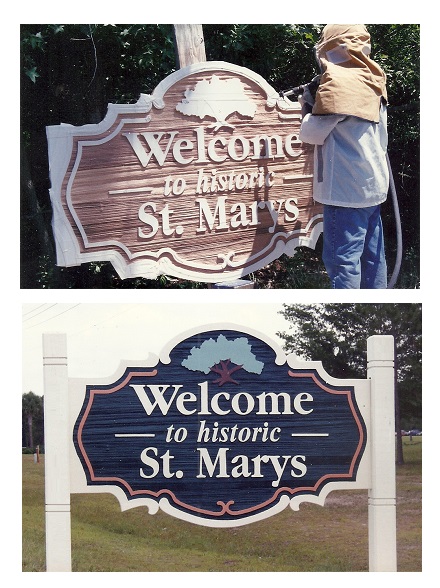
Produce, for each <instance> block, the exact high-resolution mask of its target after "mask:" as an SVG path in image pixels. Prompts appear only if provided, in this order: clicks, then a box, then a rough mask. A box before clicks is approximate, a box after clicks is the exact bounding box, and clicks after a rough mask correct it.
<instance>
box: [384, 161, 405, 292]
mask: <svg viewBox="0 0 440 588" xmlns="http://www.w3.org/2000/svg"><path fill="white" fill-rule="evenodd" d="M387 165H388V171H389V173H390V190H391V197H392V201H393V209H394V217H395V220H396V244H397V253H396V261H395V264H394V270H393V274H392V276H391V278H390V280H389V282H388V285H387V290H392V289H393V288H394V286H395V284H396V281H397V278H398V276H399V272H400V265H401V263H402V224H401V221H400V211H399V202H398V200H397V193H396V186H395V184H394V177H393V170H392V169H391V164H390V158H389V157H388V153H387Z"/></svg>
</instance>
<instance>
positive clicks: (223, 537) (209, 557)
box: [22, 437, 422, 572]
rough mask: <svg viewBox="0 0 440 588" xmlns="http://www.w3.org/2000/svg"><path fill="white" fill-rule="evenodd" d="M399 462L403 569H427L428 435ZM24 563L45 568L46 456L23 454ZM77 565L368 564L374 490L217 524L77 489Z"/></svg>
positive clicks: (270, 568) (241, 567)
mask: <svg viewBox="0 0 440 588" xmlns="http://www.w3.org/2000/svg"><path fill="white" fill-rule="evenodd" d="M404 457H405V464H404V465H403V466H398V468H397V566H398V571H402V572H420V571H421V570H422V437H414V438H413V439H412V441H410V439H409V438H408V437H405V438H404ZM22 516H23V571H25V572H44V571H45V535H44V459H42V460H41V462H40V463H39V464H34V462H33V457H32V456H31V455H23V510H22ZM72 568H73V571H77V572H117V571H118V572H121V571H125V572H129V571H133V572H198V571H200V572H202V571H203V572H209V571H213V572H310V571H313V572H348V571H351V572H353V571H360V572H365V571H368V506H367V491H364V490H357V491H339V492H332V493H331V494H330V495H329V496H328V498H327V500H326V503H325V506H324V507H321V506H317V505H314V504H310V503H303V504H302V505H301V506H300V510H299V511H297V512H293V511H292V510H291V509H289V508H288V509H286V510H284V511H283V512H282V513H280V514H278V515H276V516H273V517H271V518H269V519H266V520H265V521H261V522H259V523H253V524H251V525H244V526H243V527H237V528H232V529H210V528H206V527H201V526H197V525H193V524H191V523H187V522H184V521H180V520H178V519H175V518H173V517H170V516H168V515H166V514H162V513H158V514H156V515H149V514H148V512H147V510H146V509H145V508H142V507H140V508H135V509H131V510H128V511H125V512H121V510H120V507H119V503H118V501H117V500H116V498H115V497H114V496H112V495H109V494H98V495H95V494H77V495H75V494H74V495H72Z"/></svg>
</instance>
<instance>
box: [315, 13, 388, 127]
mask: <svg viewBox="0 0 440 588" xmlns="http://www.w3.org/2000/svg"><path fill="white" fill-rule="evenodd" d="M370 53H371V39H370V34H369V32H368V31H367V29H366V27H365V25H326V26H325V27H324V29H323V30H322V33H321V38H320V40H319V42H318V43H317V44H316V45H315V47H314V54H315V60H316V62H317V64H318V67H319V70H320V73H321V82H320V86H319V88H318V92H317V95H316V102H315V106H314V109H313V113H314V114H352V115H354V116H359V117H361V118H365V119H367V120H372V121H375V122H377V121H378V120H379V107H380V100H381V97H384V98H385V100H386V88H385V74H384V72H383V71H382V69H381V68H380V66H379V65H378V64H377V63H375V62H374V61H373V60H372V59H371V58H370Z"/></svg>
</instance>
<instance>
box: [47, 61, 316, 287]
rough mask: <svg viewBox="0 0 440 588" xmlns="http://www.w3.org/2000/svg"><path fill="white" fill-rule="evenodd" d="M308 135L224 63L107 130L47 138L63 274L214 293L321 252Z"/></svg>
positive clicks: (59, 131) (179, 80)
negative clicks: (300, 253)
mask: <svg viewBox="0 0 440 588" xmlns="http://www.w3.org/2000/svg"><path fill="white" fill-rule="evenodd" d="M299 127H300V106H299V104H298V103H294V102H290V101H289V100H288V99H287V98H281V97H280V96H279V94H278V92H277V91H275V90H274V89H273V88H272V87H271V86H270V85H269V84H268V83H267V82H266V81H265V80H264V79H263V78H262V77H261V76H259V75H258V74H256V73H255V72H252V71H250V70H248V69H245V68H242V67H238V66H235V65H232V64H228V63H224V62H204V63H199V64H195V65H190V66H188V67H186V68H183V69H180V70H178V71H176V72H175V73H173V74H172V75H170V76H168V77H167V78H165V79H164V80H163V81H162V82H161V83H160V84H159V85H158V86H157V87H156V89H155V90H154V92H153V94H152V95H145V94H142V95H141V97H140V99H139V100H138V102H137V103H136V104H129V105H120V104H110V105H109V107H108V112H107V115H106V117H105V118H104V120H103V121H102V122H101V123H99V124H96V125H95V124H91V125H84V126H80V127H74V126H71V125H57V126H51V127H48V128H47V137H48V145H49V160H50V174H51V186H52V187H51V190H50V194H51V200H52V205H53V212H54V216H53V229H54V234H55V241H56V246H57V263H58V264H59V265H62V266H70V265H79V264H81V263H84V262H90V261H111V263H112V264H113V265H114V267H115V269H116V270H117V272H118V274H119V275H120V277H121V278H131V277H147V278H155V277H157V276H158V275H160V274H168V275H173V276H176V277H181V278H186V279H193V280H197V281H204V282H216V281H219V280H223V281H225V280H232V279H236V278H239V277H241V276H245V275H247V274H249V273H250V272H252V271H255V270H257V269H260V268H261V267H263V266H265V265H266V264H268V263H269V262H271V261H273V260H274V259H276V258H278V257H279V256H280V255H282V254H283V253H285V254H288V255H293V254H294V251H295V248H296V247H298V246H299V245H306V246H309V247H314V246H315V244H316V241H317V238H318V236H319V234H320V232H321V230H322V214H321V213H322V210H321V206H320V205H319V204H316V203H315V202H314V201H313V198H312V174H313V172H312V158H313V152H312V150H311V147H310V146H307V145H305V144H302V143H301V142H300V141H299V139H298V134H299Z"/></svg>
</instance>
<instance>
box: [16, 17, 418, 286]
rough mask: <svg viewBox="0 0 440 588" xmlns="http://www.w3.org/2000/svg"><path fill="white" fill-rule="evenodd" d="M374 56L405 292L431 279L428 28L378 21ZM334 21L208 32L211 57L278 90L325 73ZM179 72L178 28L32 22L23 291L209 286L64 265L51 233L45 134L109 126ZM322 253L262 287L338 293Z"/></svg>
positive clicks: (293, 261)
mask: <svg viewBox="0 0 440 588" xmlns="http://www.w3.org/2000/svg"><path fill="white" fill-rule="evenodd" d="M367 26H368V28H369V31H370V33H371V36H372V45H373V51H372V57H373V59H375V60H376V61H378V62H379V63H380V64H381V66H382V67H383V68H384V70H385V71H386V73H387V76H388V94H389V137H390V143H389V155H390V160H391V165H392V169H393V172H394V179H395V183H396V188H397V193H398V196H399V201H400V209H401V217H402V228H403V245H404V258H403V264H402V271H401V275H400V279H399V281H398V283H397V286H396V287H398V288H414V287H418V283H419V234H420V231H419V72H420V67H419V53H420V50H419V48H420V28H419V25H415V24H414V25H409V24H405V25H397V24H396V25H393V24H386V25H367ZM321 28H322V25H312V24H309V25H307V24H302V25H284V24H279V25H276V24H270V25H246V24H235V25H234V24H222V25H214V24H209V25H203V31H204V39H205V46H206V56H207V59H208V60H216V61H227V62H230V63H234V64H237V65H240V66H244V67H247V68H249V69H251V70H253V71H255V72H257V73H258V74H260V75H261V76H263V77H264V78H265V79H266V80H267V81H268V82H269V83H270V84H271V85H272V86H273V87H274V88H276V89H277V90H283V89H287V88H289V87H292V86H296V85H298V84H300V83H305V82H308V81H310V80H311V79H312V77H313V76H314V75H316V74H317V73H318V70H317V66H316V63H315V61H314V57H313V46H314V44H315V43H316V42H317V40H318V38H319V33H320V30H321ZM175 70H176V55H175V50H174V34H173V27H172V25H151V24H150V25H84V24H82V25H54V24H46V25H38V24H32V25H21V76H22V77H21V144H22V150H21V219H22V231H21V270H22V271H21V284H22V287H23V288H169V287H179V288H182V287H188V288H194V287H206V285H204V284H197V283H193V282H185V281H182V280H170V279H168V278H166V277H164V276H162V277H160V278H158V279H156V280H146V279H141V278H138V279H131V280H124V281H123V280H120V279H119V277H118V276H117V274H116V272H115V271H114V269H113V267H112V266H111V264H109V263H104V262H102V263H90V264H83V265H82V266H79V267H74V268H57V267H56V265H55V247H54V242H53V234H52V229H51V218H52V210H51V205H50V200H49V193H48V190H49V186H50V184H49V172H48V158H47V142H46V131H45V127H46V126H48V125H58V124H60V123H62V122H63V123H69V124H73V125H83V124H88V123H98V122H100V121H101V120H102V119H103V118H104V116H105V114H106V111H107V104H108V103H131V102H136V101H137V100H138V98H139V96H140V94H141V93H146V94H149V93H151V92H152V91H153V90H154V88H155V87H156V85H157V84H158V83H159V82H160V81H161V80H162V79H163V78H165V77H166V76H167V75H169V74H170V73H172V72H173V71H175ZM383 218H384V228H385V237H386V243H387V257H388V264H389V266H390V268H392V267H393V265H394V260H395V221H394V214H393V208H392V204H391V199H390V198H389V199H388V202H387V203H386V204H385V205H384V206H383ZM320 249H321V242H320V241H319V242H318V246H317V249H316V251H315V250H311V249H308V248H300V249H299V251H298V253H297V254H296V255H295V257H294V258H285V256H283V258H281V259H280V260H277V261H275V262H273V263H272V264H270V266H268V267H267V268H264V270H262V271H260V272H256V274H255V275H254V276H252V277H253V278H254V280H255V281H256V283H257V286H260V287H263V288H267V287H272V288H328V287H329V286H330V285H329V283H328V279H327V276H326V273H325V271H324V268H323V265H322V262H321V258H320V256H321V251H320Z"/></svg>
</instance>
